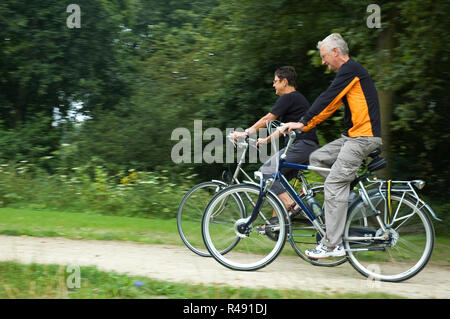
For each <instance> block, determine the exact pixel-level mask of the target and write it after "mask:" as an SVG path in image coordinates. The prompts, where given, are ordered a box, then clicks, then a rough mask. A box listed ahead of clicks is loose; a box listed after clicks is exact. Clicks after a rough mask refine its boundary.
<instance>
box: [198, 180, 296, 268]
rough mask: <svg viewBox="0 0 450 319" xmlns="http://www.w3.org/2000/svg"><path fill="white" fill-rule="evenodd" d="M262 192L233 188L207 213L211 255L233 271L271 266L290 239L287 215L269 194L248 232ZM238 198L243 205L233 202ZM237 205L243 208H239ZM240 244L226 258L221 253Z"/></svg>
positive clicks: (246, 187) (250, 187) (206, 233)
mask: <svg viewBox="0 0 450 319" xmlns="http://www.w3.org/2000/svg"><path fill="white" fill-rule="evenodd" d="M259 193H260V189H259V187H258V186H256V185H248V184H241V185H235V186H230V187H229V188H226V189H224V190H222V191H221V192H220V193H218V194H217V195H216V196H214V198H213V199H212V200H211V202H210V203H209V204H208V207H207V208H206V210H205V214H204V215H203V222H202V233H203V239H204V242H205V245H206V247H207V248H208V251H209V252H210V253H211V255H212V256H213V257H214V258H215V259H216V260H217V261H218V262H219V263H221V264H222V265H224V266H225V267H228V268H230V269H233V270H246V271H248V270H257V269H260V268H262V267H265V266H267V265H268V264H269V263H271V262H272V261H273V260H274V259H275V258H276V257H277V256H278V254H279V253H280V252H281V250H282V249H283V246H284V243H285V241H286V235H287V231H286V228H287V223H286V215H285V213H284V210H283V208H282V207H281V206H280V204H279V202H278V201H277V199H276V197H275V196H274V195H273V194H271V193H268V194H267V196H266V198H265V200H264V202H263V205H262V207H261V209H260V210H259V214H258V217H257V218H256V220H255V221H254V222H253V223H252V224H251V225H250V226H249V227H248V228H247V229H246V230H245V231H243V230H242V225H244V224H245V223H246V222H247V221H248V220H249V217H250V215H251V213H252V212H253V208H254V207H255V204H256V202H257V201H258V196H259ZM233 197H238V198H239V199H240V201H236V200H232V198H233ZM238 202H240V204H242V205H243V208H244V209H243V210H242V207H239V205H238ZM237 239H238V240H239V242H238V243H237V244H236V246H235V247H234V248H233V250H231V251H230V252H228V253H227V254H226V255H225V254H222V253H221V251H222V250H223V249H224V247H228V246H229V245H230V243H233V242H236V240H237Z"/></svg>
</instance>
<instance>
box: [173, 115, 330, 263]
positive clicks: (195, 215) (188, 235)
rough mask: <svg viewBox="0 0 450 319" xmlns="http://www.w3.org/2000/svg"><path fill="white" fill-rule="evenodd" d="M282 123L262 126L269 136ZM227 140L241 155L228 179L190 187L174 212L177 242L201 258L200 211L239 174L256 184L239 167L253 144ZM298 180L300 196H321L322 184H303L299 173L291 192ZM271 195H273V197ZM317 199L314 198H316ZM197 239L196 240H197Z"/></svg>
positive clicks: (203, 248)
mask: <svg viewBox="0 0 450 319" xmlns="http://www.w3.org/2000/svg"><path fill="white" fill-rule="evenodd" d="M282 124H283V123H281V122H279V121H270V122H268V123H266V126H267V130H268V132H269V135H270V134H271V133H272V132H273V130H274V129H276V128H277V127H279V126H280V125H282ZM227 140H229V141H230V142H231V143H232V144H233V146H234V147H235V148H236V149H239V148H241V149H242V154H241V155H240V157H239V161H238V163H237V166H236V169H235V171H234V173H233V175H232V176H231V178H227V176H226V175H227V174H225V173H227V172H226V171H225V172H224V173H223V174H222V177H223V179H224V180H225V182H224V181H220V180H211V181H207V182H203V183H200V184H197V185H195V186H194V187H193V188H191V189H190V190H189V191H188V192H187V193H186V194H185V195H184V197H183V199H182V200H181V202H180V205H179V207H178V211H177V229H178V233H179V235H180V237H181V240H182V241H183V242H184V244H185V245H186V246H187V247H188V248H189V249H190V250H191V251H192V252H194V253H195V254H197V255H199V256H202V257H210V256H211V254H210V253H209V252H208V250H207V249H206V247H205V246H204V243H203V240H202V237H201V223H202V217H203V212H204V209H205V208H206V206H207V204H208V203H209V201H210V200H211V199H212V198H213V197H214V195H215V194H217V193H218V192H219V191H221V190H223V189H224V188H226V187H229V186H232V185H235V184H241V182H240V181H239V179H238V177H239V174H241V173H242V174H243V175H244V176H245V178H246V179H247V180H246V182H247V183H253V184H257V183H256V182H255V181H254V179H252V178H251V177H250V176H249V175H248V174H247V173H246V171H245V170H244V169H243V168H242V166H243V163H244V162H245V157H246V154H247V151H248V148H249V146H250V145H253V144H256V141H253V142H254V143H253V144H252V140H251V139H249V138H246V139H244V140H240V141H237V142H234V140H233V138H232V137H231V133H230V134H229V135H228V136H227ZM299 180H300V181H301V185H303V190H300V191H299V192H301V193H303V194H310V195H311V194H319V193H323V185H322V184H319V183H315V184H309V183H308V182H307V181H306V178H305V177H304V175H303V174H302V173H300V174H299V175H298V176H297V178H296V179H295V181H294V185H293V187H294V189H297V187H298V184H299V183H298V181H299ZM274 196H275V195H274ZM317 197H318V196H316V198H317ZM233 198H234V200H235V201H239V200H240V199H239V198H236V197H233ZM319 202H320V203H322V202H323V196H322V197H321V199H319ZM298 231H299V232H306V233H308V232H310V231H309V230H308V229H307V228H304V229H302V228H299V229H298ZM199 236H200V237H199ZM298 236H299V237H301V236H303V237H305V238H306V237H310V236H311V235H309V234H298ZM235 244H236V243H234V242H231V243H230V245H228V246H227V247H224V248H223V249H222V250H221V253H222V254H224V253H226V252H227V251H229V250H231V249H232V248H233V247H234V245H235ZM297 253H298V254H299V255H300V256H301V257H302V258H305V256H304V255H303V254H302V253H301V250H300V249H299V248H297Z"/></svg>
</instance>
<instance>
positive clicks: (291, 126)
mask: <svg viewBox="0 0 450 319" xmlns="http://www.w3.org/2000/svg"><path fill="white" fill-rule="evenodd" d="M303 127H304V125H303V123H300V122H289V123H286V124H284V125H283V126H282V127H281V129H280V132H281V133H283V134H291V132H292V131H295V130H300V131H302V129H303Z"/></svg>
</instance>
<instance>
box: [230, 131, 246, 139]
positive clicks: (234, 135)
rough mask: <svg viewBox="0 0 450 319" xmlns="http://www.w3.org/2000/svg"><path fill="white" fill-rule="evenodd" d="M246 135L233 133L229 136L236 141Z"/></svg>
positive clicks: (244, 133)
mask: <svg viewBox="0 0 450 319" xmlns="http://www.w3.org/2000/svg"><path fill="white" fill-rule="evenodd" d="M247 135H248V133H247V132H233V133H232V135H231V136H232V137H233V140H235V141H237V140H238V138H240V137H245V136H247Z"/></svg>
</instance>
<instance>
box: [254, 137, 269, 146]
mask: <svg viewBox="0 0 450 319" xmlns="http://www.w3.org/2000/svg"><path fill="white" fill-rule="evenodd" d="M269 142H270V136H268V137H266V138H258V141H257V142H256V146H259V145H261V144H268V143H269Z"/></svg>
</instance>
